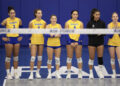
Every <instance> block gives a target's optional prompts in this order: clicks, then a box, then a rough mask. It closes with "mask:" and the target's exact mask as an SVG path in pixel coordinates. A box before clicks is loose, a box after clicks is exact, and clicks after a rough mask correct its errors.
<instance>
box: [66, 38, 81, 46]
mask: <svg viewBox="0 0 120 86" xmlns="http://www.w3.org/2000/svg"><path fill="white" fill-rule="evenodd" d="M70 41H71V43H74V42H77V43H78V45H82V42H78V41H75V40H72V39H70ZM71 43H67V45H70V44H71Z"/></svg>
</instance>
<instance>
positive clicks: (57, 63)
mask: <svg viewBox="0 0 120 86" xmlns="http://www.w3.org/2000/svg"><path fill="white" fill-rule="evenodd" d="M55 64H56V65H60V58H59V57H55Z"/></svg>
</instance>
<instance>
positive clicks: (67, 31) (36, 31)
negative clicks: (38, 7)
mask: <svg viewBox="0 0 120 86" xmlns="http://www.w3.org/2000/svg"><path fill="white" fill-rule="evenodd" d="M8 33H13V34H14V33H18V34H120V29H118V28H117V29H116V28H114V29H108V28H106V29H105V28H99V29H98V28H94V29H88V28H84V29H65V28H63V29H35V28H34V29H33V28H32V29H30V28H19V29H18V28H14V29H6V28H0V34H8Z"/></svg>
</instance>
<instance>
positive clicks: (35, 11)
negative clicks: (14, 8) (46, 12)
mask: <svg viewBox="0 0 120 86" xmlns="http://www.w3.org/2000/svg"><path fill="white" fill-rule="evenodd" d="M39 10H40V11H42V10H41V9H35V10H34V16H35V17H36V15H35V14H36V13H37V12H38V11H39Z"/></svg>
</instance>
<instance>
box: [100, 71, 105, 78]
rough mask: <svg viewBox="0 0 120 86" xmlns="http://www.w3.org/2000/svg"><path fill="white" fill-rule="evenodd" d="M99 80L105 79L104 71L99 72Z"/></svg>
mask: <svg viewBox="0 0 120 86" xmlns="http://www.w3.org/2000/svg"><path fill="white" fill-rule="evenodd" d="M99 78H101V79H103V78H104V75H103V73H102V71H99Z"/></svg>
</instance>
